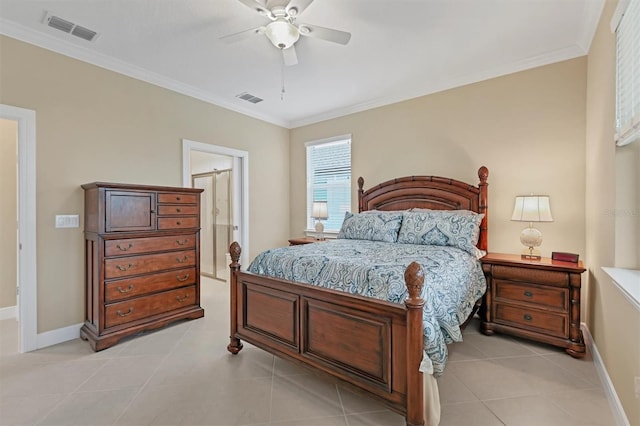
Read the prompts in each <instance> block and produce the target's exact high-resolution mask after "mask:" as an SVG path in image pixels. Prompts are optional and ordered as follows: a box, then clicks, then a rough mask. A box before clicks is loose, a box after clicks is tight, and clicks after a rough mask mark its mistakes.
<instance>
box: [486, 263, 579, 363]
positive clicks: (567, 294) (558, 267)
mask: <svg viewBox="0 0 640 426" xmlns="http://www.w3.org/2000/svg"><path fill="white" fill-rule="evenodd" d="M480 261H481V262H482V269H483V271H484V273H485V276H486V277H487V292H486V294H485V298H484V306H483V315H482V316H483V321H482V324H481V331H482V332H483V333H484V334H487V335H491V334H493V333H494V332H496V331H497V332H501V333H508V334H513V335H515V336H520V337H524V338H528V339H532V340H538V341H540V342H544V343H549V344H552V345H556V346H559V347H562V348H564V349H565V351H566V352H567V353H568V354H569V355H571V356H573V357H575V358H581V357H583V356H584V355H585V345H584V339H583V336H582V330H580V287H581V274H582V273H583V272H584V271H585V268H584V266H583V264H582V262H579V263H570V262H560V261H555V260H551V259H548V258H542V259H541V260H522V259H521V258H520V256H518V255H509V254H499V253H489V254H487V255H486V256H485V257H483V258H482V259H480Z"/></svg>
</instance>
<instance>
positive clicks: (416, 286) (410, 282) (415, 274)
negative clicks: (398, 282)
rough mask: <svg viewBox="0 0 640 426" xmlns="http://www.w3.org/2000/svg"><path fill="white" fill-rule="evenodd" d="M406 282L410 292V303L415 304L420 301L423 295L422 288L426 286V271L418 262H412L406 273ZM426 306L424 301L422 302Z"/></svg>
mask: <svg viewBox="0 0 640 426" xmlns="http://www.w3.org/2000/svg"><path fill="white" fill-rule="evenodd" d="M404 281H405V283H406V285H407V290H409V299H408V301H409V302H414V301H416V302H417V300H416V299H420V295H421V294H422V286H423V285H424V269H422V266H420V264H419V263H417V262H411V264H410V265H409V266H407V269H406V270H405V271H404ZM422 303H423V304H424V300H423V301H422Z"/></svg>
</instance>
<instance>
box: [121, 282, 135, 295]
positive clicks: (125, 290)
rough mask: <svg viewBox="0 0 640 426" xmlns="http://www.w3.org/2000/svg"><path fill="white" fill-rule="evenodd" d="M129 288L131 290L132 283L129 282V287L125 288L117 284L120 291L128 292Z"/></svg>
mask: <svg viewBox="0 0 640 426" xmlns="http://www.w3.org/2000/svg"><path fill="white" fill-rule="evenodd" d="M131 290H133V284H129V287H127V288H126V289H123V288H122V287H120V286H118V291H119V292H120V293H129V292H131Z"/></svg>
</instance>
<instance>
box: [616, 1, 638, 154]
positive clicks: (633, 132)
mask: <svg viewBox="0 0 640 426" xmlns="http://www.w3.org/2000/svg"><path fill="white" fill-rule="evenodd" d="M629 4H631V0H619V1H618V5H617V6H616V10H615V11H614V12H613V17H612V18H611V23H610V27H611V32H612V33H614V34H615V33H616V32H617V30H618V27H619V26H620V23H621V22H622V18H623V16H624V14H625V12H626V11H627V8H628V7H629ZM616 38H617V37H616ZM616 50H617V42H616ZM616 67H617V58H616ZM616 73H617V71H616ZM617 91H618V89H617V77H616V125H615V133H614V137H613V139H614V142H615V144H616V146H625V145H628V144H630V143H632V142H634V141H635V140H638V139H640V113H638V114H636V115H635V116H634V117H633V118H632V119H631V122H630V123H628V124H626V125H625V127H624V128H619V127H618V126H619V124H618V123H617V120H618V104H617V102H618V100H617V97H618V93H617Z"/></svg>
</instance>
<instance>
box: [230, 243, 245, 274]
mask: <svg viewBox="0 0 640 426" xmlns="http://www.w3.org/2000/svg"><path fill="white" fill-rule="evenodd" d="M229 254H230V255H231V261H232V263H231V265H229V266H230V267H231V268H233V267H234V266H236V265H237V266H240V264H239V263H238V261H239V260H240V254H242V249H241V248H240V244H238V242H237V241H234V242H232V243H231V246H229Z"/></svg>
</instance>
